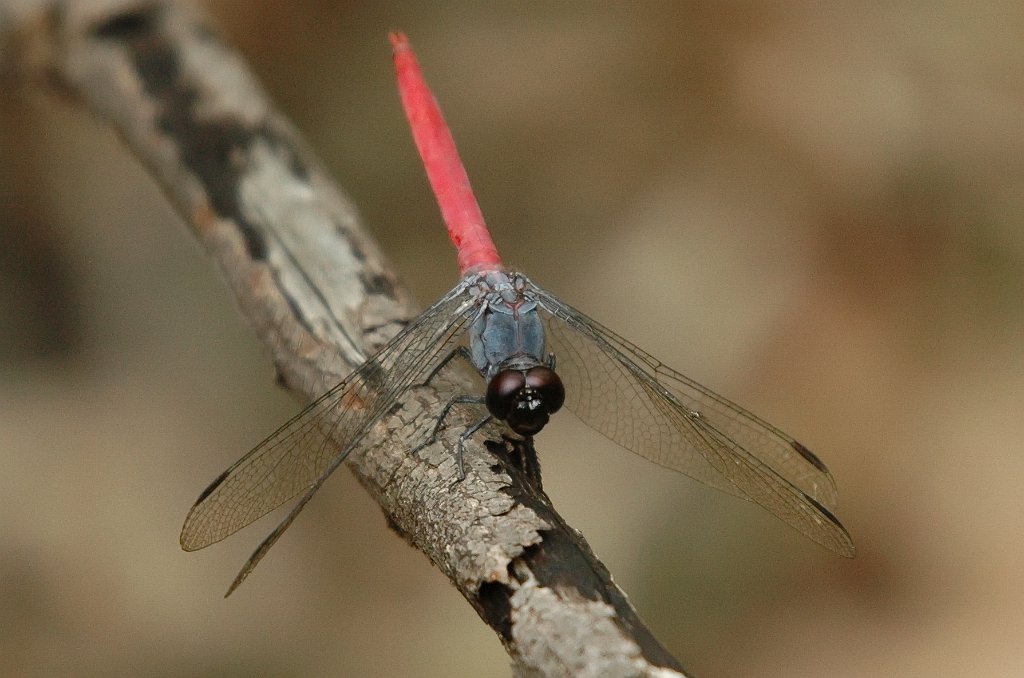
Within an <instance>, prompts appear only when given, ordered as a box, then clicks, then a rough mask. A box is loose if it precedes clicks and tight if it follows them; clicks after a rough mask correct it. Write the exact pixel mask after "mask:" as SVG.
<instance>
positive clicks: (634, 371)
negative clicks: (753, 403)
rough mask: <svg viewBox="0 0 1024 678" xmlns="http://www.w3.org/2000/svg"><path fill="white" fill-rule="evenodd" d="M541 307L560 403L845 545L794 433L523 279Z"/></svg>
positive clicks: (814, 462) (677, 466) (819, 468)
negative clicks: (563, 394)
mask: <svg viewBox="0 0 1024 678" xmlns="http://www.w3.org/2000/svg"><path fill="white" fill-rule="evenodd" d="M530 286H531V288H532V289H533V290H534V292H535V294H536V295H537V300H538V302H539V303H540V305H541V307H542V308H543V309H544V310H545V311H547V312H548V313H549V314H550V316H547V317H546V328H547V340H548V346H549V350H550V351H551V352H553V353H554V354H555V371H556V372H557V373H558V375H559V376H560V377H561V379H562V381H563V382H564V384H565V392H566V406H567V407H568V408H569V409H570V410H572V411H573V412H574V413H575V414H576V415H577V416H578V417H579V418H580V419H581V420H583V421H584V423H586V424H587V425H588V426H590V427H592V428H594V429H595V430H597V431H599V432H600V433H602V434H604V435H605V436H607V437H608V438H610V439H611V440H613V441H615V442H616V443H618V444H619V445H622V446H623V447H625V448H626V449H628V450H630V451H632V452H635V453H636V454H639V455H640V456H642V457H645V458H646V459H649V460H651V461H653V462H654V463H656V464H659V465H661V466H665V467H667V468H670V469H673V470H675V471H679V472H681V473H684V474H686V475H688V476H690V477H692V478H695V479H696V480H699V481H701V482H703V483H705V484H707V485H710V486H712V487H715V488H717V489H720V490H723V491H725V492H728V493H730V494H733V495H736V496H739V497H742V498H744V499H748V500H750V501H753V502H755V503H757V504H760V505H761V506H763V507H764V508H766V509H767V510H768V511H770V512H771V513H773V514H775V515H776V516H778V517H779V518H781V519H782V520H784V521H785V522H787V523H789V524H790V525H791V526H793V527H794V528H796V529H797V530H799V531H800V532H802V533H803V534H805V535H806V536H807V537H809V538H810V539H812V540H813V541H815V542H817V543H819V544H822V545H823V546H825V547H827V548H829V549H831V550H833V551H835V552H837V553H840V554H843V555H852V553H853V544H852V542H851V541H850V537H849V535H848V534H847V532H846V530H845V529H844V528H843V527H842V525H841V524H840V523H839V521H838V520H837V519H836V518H835V516H834V515H833V510H834V507H835V504H836V490H835V483H834V481H833V480H832V476H831V475H830V474H829V472H828V470H827V469H826V468H825V466H824V465H823V464H822V463H821V462H820V461H819V460H818V459H817V457H815V456H814V455H813V454H811V453H810V452H809V451H808V450H807V449H806V448H804V447H803V446H802V445H800V444H799V443H797V442H796V441H795V440H793V439H792V438H790V437H789V436H787V435H786V434H784V433H782V432H781V431H779V430H778V429H776V428H774V427H773V426H771V425H770V424H768V423H766V422H764V421H763V420H761V419H759V418H758V417H756V416H754V415H753V414H751V413H749V412H747V411H746V410H744V409H743V408H741V407H739V406H738V405H735V404H733V403H731V402H730V401H728V400H726V399H725V398H722V397H721V396H718V395H716V394H715V393H713V392H711V391H710V390H708V389H707V388H705V387H703V386H700V385H699V384H697V383H695V382H693V381H692V380H690V379H688V378H687V377H685V376H683V375H681V374H679V373H678V372H675V371H674V370H671V369H669V368H667V367H665V366H664V365H663V364H662V363H661V362H660V361H658V360H656V359H655V358H653V357H652V356H651V355H649V354H648V353H646V352H644V351H642V350H641V349H639V348H637V347H636V346H634V345H633V344H631V343H630V342H628V341H626V340H625V339H623V338H621V337H619V336H618V335H617V334H615V333H614V332H612V331H611V330H609V329H607V328H605V327H603V326H602V325H600V324H598V323H597V322H595V321H593V320H592V319H590V318H589V317H587V316H585V315H584V314H582V313H580V312H579V311H577V310H576V309H574V308H572V307H571V306H569V305H567V304H565V303H563V302H561V301H559V300H558V299H556V298H555V297H554V296H552V295H551V294H550V293H548V292H547V291H545V290H543V289H541V288H538V287H536V286H535V285H533V284H532V283H530Z"/></svg>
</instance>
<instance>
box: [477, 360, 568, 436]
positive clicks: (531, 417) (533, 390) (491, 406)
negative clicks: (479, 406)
mask: <svg viewBox="0 0 1024 678" xmlns="http://www.w3.org/2000/svg"><path fill="white" fill-rule="evenodd" d="M485 400H486V402H487V410H488V411H489V412H490V413H491V415H492V416H494V417H495V418H496V419H501V420H502V421H505V422H506V423H508V425H509V428H511V429H512V430H513V431H515V432H516V433H518V434H519V435H522V436H532V435H536V434H537V433H539V432H540V430H541V429H542V428H544V425H545V424H547V423H548V419H549V418H550V416H549V415H551V414H553V413H554V412H557V411H558V410H559V408H561V407H562V403H564V402H565V389H564V388H563V387H562V380H561V379H559V378H558V375H557V374H555V373H554V372H553V371H552V370H551V369H550V368H547V367H542V366H537V367H531V368H530V369H529V370H527V371H526V372H522V371H519V370H502V371H501V372H498V373H497V374H496V375H494V377H493V378H492V379H491V383H489V384H488V385H487V397H486V399H485Z"/></svg>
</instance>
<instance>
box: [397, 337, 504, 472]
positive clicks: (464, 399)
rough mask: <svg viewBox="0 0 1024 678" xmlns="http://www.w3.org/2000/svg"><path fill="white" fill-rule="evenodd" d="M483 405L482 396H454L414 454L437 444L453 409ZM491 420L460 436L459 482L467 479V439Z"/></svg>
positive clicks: (485, 418) (482, 422) (458, 454)
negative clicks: (464, 450) (463, 458)
mask: <svg viewBox="0 0 1024 678" xmlns="http://www.w3.org/2000/svg"><path fill="white" fill-rule="evenodd" d="M455 353H456V352H455V351H453V352H452V355H455ZM483 404H484V399H483V397H482V396H474V395H459V396H454V397H453V398H452V399H451V400H449V401H448V403H447V404H446V405H445V406H444V409H442V410H441V414H439V415H438V417H437V421H436V422H435V423H434V428H433V430H432V431H431V432H430V435H429V436H427V439H426V440H424V441H423V442H422V443H420V444H419V445H417V446H416V448H415V449H414V450H413V451H412V453H413V454H416V453H417V452H419V451H420V450H422V449H423V448H424V447H427V446H428V445H433V444H434V443H436V442H437V437H438V435H440V433H441V429H442V428H444V423H445V420H446V419H448V415H449V414H451V411H452V408H453V407H455V406H456V405H483ZM490 418H491V415H487V416H486V417H484V418H483V419H482V420H481V421H478V422H476V423H474V424H473V425H471V426H470V427H469V428H467V429H466V430H465V431H463V432H462V435H460V436H459V445H458V449H457V450H456V462H457V463H458V467H459V480H463V479H464V478H465V477H466V470H465V466H464V465H463V461H462V449H463V446H464V444H465V441H466V438H468V437H469V436H471V435H473V434H474V433H476V432H477V431H478V430H479V429H480V427H481V426H483V425H484V424H486V423H487V421H488V420H489V419H490Z"/></svg>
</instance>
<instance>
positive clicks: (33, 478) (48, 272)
mask: <svg viewBox="0 0 1024 678" xmlns="http://www.w3.org/2000/svg"><path fill="white" fill-rule="evenodd" d="M204 8H205V11H208V12H210V13H211V14H212V15H213V16H214V17H215V20H216V22H217V24H218V25H219V26H220V28H221V30H222V31H223V32H224V33H225V34H226V36H227V37H228V39H229V40H230V41H231V42H233V43H234V44H235V45H237V47H238V48H239V49H240V50H241V51H242V52H243V53H244V54H245V55H246V57H247V58H248V59H249V60H250V61H251V63H252V67H253V69H254V70H255V71H256V73H257V74H258V76H259V77H260V78H261V79H262V81H263V82H264V84H265V85H266V87H267V88H268V90H269V91H270V92H271V95H272V97H273V98H274V99H275V101H276V102H277V103H278V104H279V105H280V107H281V108H282V109H284V111H285V112H286V113H287V114H288V115H289V116H290V117H291V118H292V119H293V120H294V121H295V123H296V125H297V126H298V127H299V128H300V129H301V130H302V131H303V133H304V134H305V136H306V137H307V139H308V140H309V141H310V143H311V144H312V146H313V147H314V148H316V149H317V150H318V152H319V154H320V155H321V157H322V158H323V160H324V161H325V162H326V164H327V165H328V166H329V167H330V168H331V170H332V172H333V173H334V174H335V176H336V177H337V179H338V181H339V183H340V184H341V185H342V186H343V187H344V188H345V190H346V191H347V192H348V193H349V194H350V195H351V196H352V197H353V198H354V200H355V201H356V203H357V204H358V205H359V207H360V209H361V210H362V213H363V215H364V217H365V219H366V222H367V224H368V228H369V229H370V230H371V231H372V233H374V234H375V236H376V237H377V238H379V241H380V243H381V245H382V248H383V250H384V251H385V252H386V253H387V254H388V256H389V257H390V260H391V261H392V262H393V264H394V266H395V267H396V269H397V271H398V272H399V273H400V275H401V277H402V279H403V280H404V281H405V282H406V284H407V285H409V287H410V288H411V289H412V290H413V291H414V292H415V294H416V295H417V298H418V299H419V301H420V303H421V304H424V305H425V304H428V303H429V302H430V301H431V300H433V299H434V298H435V297H436V296H437V295H439V294H440V293H442V292H443V291H445V290H446V289H447V288H448V287H450V286H451V285H452V284H453V283H454V281H455V258H454V254H453V252H452V250H451V247H450V245H449V244H448V242H447V239H446V238H445V236H444V231H443V230H442V226H441V223H440V218H439V216H438V212H437V208H436V206H435V204H434V202H433V198H432V196H431V195H430V193H429V189H428V185H427V182H426V180H425V178H424V175H423V172H422V169H421V168H420V165H419V161H418V158H417V156H416V153H415V150H414V147H413V145H412V142H411V140H410V137H409V133H408V131H407V129H406V126H405V121H404V118H403V117H402V112H401V109H400V106H399V102H398V98H397V95H396V93H395V89H394V85H393V81H392V72H391V60H390V52H389V47H388V44H387V40H386V37H385V36H386V32H387V31H388V30H389V29H395V28H400V29H402V30H404V31H406V32H408V33H409V35H410V36H411V38H412V40H413V43H414V45H415V47H416V49H417V51H418V53H419V56H420V60H421V62H422V63H423V66H424V68H425V70H426V73H427V76H428V78H429V80H430V82H431V83H432V85H433V87H434V89H435V91H436V93H437V95H438V97H439V99H440V101H441V103H442V106H443V107H444V110H445V112H446V115H447V117H448V121H449V123H450V124H451V126H452V128H453V130H454V134H455V137H456V139H457V141H458V143H459V146H460V149H461V151H462V154H463V157H464V159H465V161H466V164H467V166H468V169H469V173H470V176H471V177H472V178H473V180H474V184H475V186H476V189H477V193H478V196H479V198H480V201H481V203H482V206H483V209H484V212H485V214H486V215H488V219H489V222H490V225H491V229H492V231H493V233H494V235H495V239H496V241H497V243H498V245H499V247H500V248H501V249H502V251H503V253H504V256H505V258H506V260H507V261H508V262H510V263H512V264H515V265H518V266H521V267H522V268H523V269H524V270H526V271H527V272H528V273H529V274H530V275H531V276H532V277H533V278H534V279H535V280H536V281H538V282H539V283H540V284H542V285H544V286H546V287H548V288H550V289H552V290H553V291H555V292H556V293H558V294H559V295H561V296H562V297H563V298H564V299H565V300H567V301H568V302H570V303H572V304H573V305H575V306H577V307H578V308H580V309H582V310H584V311H585V312H588V313H589V314H591V315H592V316H594V317H595V318H596V319H597V320H599V321H600V322H602V323H604V324H606V325H608V326H610V327H612V328H613V329H615V330H616V331H617V332H619V333H621V334H623V335H624V336H626V337H628V338H630V339H632V340H633V341H635V342H636V343H637V344H639V345H640V346H642V347H644V348H646V349H648V350H649V351H650V352H651V353H653V354H655V355H657V356H659V357H660V358H662V359H664V361H665V362H666V363H668V364H670V365H672V366H674V367H676V368H678V369H680V370H681V371H683V372H685V373H686V374H688V375H690V376H691V377H693V378H695V379H697V380H699V381H701V382H703V383H705V384H707V385H709V386H711V387H712V388H714V389H715V390H717V391H719V392H721V393H723V394H724V395H726V396H728V397H729V398H731V399H734V400H736V401H738V402H740V403H743V404H744V405H745V406H747V407H748V408H750V409H751V410H753V411H755V412H757V413H758V414H760V415H761V416H763V417H765V418H766V419H768V420H770V421H772V422H773V423H775V424H777V425H778V426H780V427H781V428H783V429H784V430H786V431H789V432H792V433H793V434H794V435H795V436H796V437H797V438H798V439H800V440H801V441H802V442H804V443H805V444H807V445H808V446H809V447H810V448H811V449H813V450H815V451H816V452H817V453H818V454H819V456H821V457H822V458H823V459H824V460H825V461H826V463H827V464H828V465H829V466H830V468H831V469H832V471H833V473H834V474H835V476H836V479H837V481H838V484H839V489H840V510H839V516H840V518H841V519H842V520H843V522H844V523H845V524H846V525H847V527H848V528H849V530H850V532H851V533H852V534H853V537H854V540H855V542H856V544H857V547H858V554H857V558H856V559H854V560H844V559H841V558H838V557H835V556H833V555H832V554H830V553H828V552H826V551H824V550H823V549H820V548H818V547H816V546H815V545H814V544H812V543H810V542H809V541H807V540H805V539H803V538H801V537H800V536H799V535H798V534H797V533H796V532H794V531H793V530H791V529H789V528H787V527H786V526H785V525H784V524H782V523H780V522H779V521H777V520H775V519H774V518H772V517H771V516H770V515H768V514H767V513H766V512H764V511H762V510H760V509H758V508H757V507H754V506H751V505H747V504H745V503H744V502H741V501H737V500H735V499H732V498H730V497H726V496H724V495H720V494H718V493H715V492H714V491H712V490H708V489H706V488H704V487H702V486H700V485H697V484H696V483H694V482H691V481H689V480H687V479H685V478H683V477H681V476H676V475H674V474H671V473H669V472H667V471H664V470H662V469H660V468H656V467H653V466H652V465H650V464H647V463H645V462H644V461H642V460H640V459H638V458H634V457H632V456H631V455H629V454H627V453H624V452H622V451H621V450H619V449H618V448H616V447H615V446H614V445H612V444H611V443H609V442H607V441H605V440H604V439H603V438H601V437H600V436H599V435H597V434H594V433H591V432H589V431H587V430H586V429H584V428H583V427H582V426H581V425H580V424H578V423H577V422H575V421H573V419H572V417H571V415H564V416H560V417H558V418H557V419H556V424H555V425H553V426H552V427H550V428H549V429H548V430H546V431H545V433H544V435H543V436H542V437H541V439H540V441H539V450H540V453H541V459H542V462H543V465H544V473H545V485H546V489H547V491H548V493H549V494H550V496H551V497H552V498H553V500H554V501H555V503H556V505H557V506H559V508H560V509H561V511H562V512H563V514H564V515H565V516H566V517H567V518H568V519H569V521H570V522H571V523H572V524H573V525H575V526H576V527H578V528H579V529H581V530H582V531H583V533H584V535H586V537H587V538H588V539H589V541H590V543H591V545H592V546H593V548H594V550H595V552H596V553H597V554H598V556H600V557H601V558H602V559H603V560H604V562H605V563H606V564H607V565H608V566H609V568H610V569H611V570H612V572H613V573H614V574H615V579H616V581H617V582H618V583H619V584H620V586H622V588H623V589H624V590H625V591H626V592H627V593H628V594H629V595H630V597H631V599H632V601H633V603H634V604H635V606H636V608H637V609H638V611H639V613H640V615H641V616H642V617H643V618H644V619H645V620H646V621H647V622H648V623H649V624H650V626H651V628H652V629H653V631H654V632H655V634H656V635H657V636H658V637H659V638H660V639H661V640H662V641H663V642H664V643H665V644H666V645H667V646H668V647H669V648H670V649H671V650H672V651H673V652H674V653H675V655H676V656H677V657H678V658H679V659H680V660H681V661H682V662H683V664H684V666H686V667H687V668H688V670H690V671H692V672H693V673H695V674H697V675H699V676H705V677H709V676H780V677H781V676H786V677H792V676H823V675H825V676H876V675H898V676H931V675H963V674H967V673H970V675H973V676H1015V675H1022V674H1024V649H1022V646H1021V638H1022V636H1021V629H1022V628H1024V584H1022V579H1021V572H1022V571H1024V520H1022V516H1024V492H1022V491H1021V487H1020V483H1021V477H1022V474H1024V455H1022V454H1021V445H1022V440H1024V416H1022V415H1021V412H1022V410H1024V345H1022V340H1024V307H1022V303H1021V300H1022V294H1024V229H1022V218H1024V126H1022V119H1024V39H1022V36H1024V8H1022V6H1021V4H1020V3H1019V2H1010V1H1001V0H989V1H987V2H982V3H957V2H939V3H912V2H898V3H870V2H849V3H828V7H827V8H826V7H825V6H823V5H820V4H819V3H813V2H790V3H769V2H723V3H713V4H712V5H711V6H704V7H698V6H697V5H695V4H693V3H680V2H670V1H666V2H653V1H652V2H645V3H642V4H633V3H614V4H613V3H604V4H599V3H591V2H576V3H569V2H564V3H544V2H533V3H523V4H516V5H514V6H509V7H505V8H494V7H490V6H486V5H485V4H484V3H475V2H451V3H427V2H400V3H393V2H358V1H355V2H329V1H328V0H319V1H317V0H308V1H305V2H296V1H294V0H289V1H287V2H285V1H284V0H273V1H267V2H261V3H247V2H243V1H242V0H232V1H223V2H216V3H209V4H206V5H205V6H204ZM0 245H2V246H0V355H2V356H3V358H2V360H0V441H2V443H0V629H2V633H0V674H2V675H10V676H15V675H17V676H57V675H66V676H94V675H104V676H121V675H123V676H139V675H146V676H185V675H188V676H250V675H264V676H319V675H359V676H392V675H415V676H490V675H495V676H501V675H508V672H509V668H508V658H507V656H506V654H505V652H504V651H503V650H502V648H501V646H500V644H499V642H498V640H497V638H496V637H495V636H494V634H493V633H491V632H490V631H489V630H488V629H487V628H486V627H485V626H484V625H483V624H482V623H480V621H479V620H478V619H477V617H476V615H475V613H474V612H473V611H472V610H471V609H470V607H469V606H468V605H467V604H466V603H465V602H464V601H463V600H462V599H461V597H460V596H459V595H458V594H457V593H456V592H455V591H454V589H452V588H451V587H450V585H449V584H448V582H447V580H446V579H445V578H444V577H443V576H442V575H441V574H440V573H439V572H438V571H437V570H436V569H434V568H433V567H432V566H431V565H430V563H429V562H428V561H427V560H426V559H425V558H424V557H423V556H422V555H421V554H420V553H418V552H416V551H414V550H412V549H410V548H408V547H406V546H405V545H404V543H403V542H402V541H401V540H400V539H399V538H398V537H397V536H395V535H394V534H393V533H391V532H390V531H389V530H388V528H387V527H386V525H385V522H384V519H383V518H382V516H381V514H380V512H379V510H378V509H377V508H376V506H375V505H374V504H373V503H372V502H371V501H370V500H369V499H368V498H367V496H366V494H365V493H364V492H363V491H362V490H361V488H359V486H358V485H357V484H356V483H355V482H354V481H353V479H352V477H351V476H350V475H349V474H348V473H347V472H339V473H338V474H336V477H335V478H333V479H332V481H331V482H330V483H329V484H328V486H327V488H326V489H325V490H324V491H322V492H321V493H320V495H318V497H317V499H316V501H315V502H313V503H312V504H311V506H310V507H309V508H308V509H307V510H306V512H305V514H304V515H303V516H302V518H301V520H299V521H298V522H297V523H296V524H295V526H294V527H292V529H291V530H290V531H289V533H288V535H287V537H286V538H284V539H283V540H282V541H281V542H280V543H279V544H278V545H277V547H276V548H274V550H273V552H272V553H271V554H270V556H269V557H268V558H267V559H266V560H265V561H264V562H263V564H261V565H260V567H259V568H258V569H257V570H256V572H255V573H254V575H253V576H252V577H250V578H249V580H248V581H247V582H246V584H245V586H243V587H242V588H241V589H240V590H239V591H238V592H237V593H236V594H235V595H233V596H232V597H231V598H230V599H229V600H227V601H225V600H223V599H222V598H221V596H222V595H223V592H224V590H225V589H226V587H227V585H228V583H229V582H230V581H231V579H232V577H234V575H235V573H236V571H237V569H238V567H240V566H241V564H242V563H243V562H244V560H245V558H246V557H247V556H248V555H249V553H250V551H251V550H252V549H253V548H254V547H255V545H256V544H257V543H258V542H259V540H260V539H262V537H263V536H264V534H265V533H266V532H267V531H268V530H269V529H270V526H271V525H272V524H273V523H274V520H273V519H271V520H269V521H263V522H261V523H258V524H257V526H255V527H251V528H249V529H247V530H245V531H243V532H242V533H240V534H238V535H236V536H234V537H232V538H231V539H228V540H227V541H225V542H223V543H221V544H218V545H216V546H214V547H212V548H209V549H207V550H205V551H201V552H198V553H194V554H186V553H183V552H182V551H180V550H179V548H178V541H177V539H178V531H179V529H180V526H181V522H182V520H183V518H184V516H185V513H186V511H187V509H188V508H189V506H190V505H191V504H192V502H193V500H194V499H195V498H196V496H197V495H198V493H199V491H200V490H202V489H203V488H204V487H205V486H206V485H207V483H209V482H210V481H211V480H212V479H213V478H214V477H215V476H216V475H217V474H219V473H220V472H221V471H222V470H223V469H224V468H226V467H227V466H228V465H229V464H230V463H232V462H233V461H235V459H236V458H238V457H239V456H241V455H242V454H243V453H244V452H245V451H246V450H248V449H249V448H250V447H251V446H253V445H254V444H256V443H258V442H259V441H260V440H261V439H262V438H263V437H264V436H265V435H267V434H268V433H269V432H271V431H272V430H273V429H274V428H275V427H276V426H277V425H278V424H279V423H281V422H283V421H285V420H286V419H287V418H288V417H289V416H291V415H292V414H293V413H294V412H295V411H296V410H297V408H298V406H299V405H298V403H296V402H295V401H293V400H292V399H291V398H290V397H289V396H288V395H287V394H286V393H284V392H282V391H281V390H279V389H278V388H277V387H276V386H275V385H274V379H273V376H274V375H273V370H272V368H271V365H270V362H269V360H268V359H267V357H266V355H265V353H264V351H263V350H262V348H261V347H260V346H259V345H257V343H256V342H255V340H254V339H253V337H252V336H251V334H250V333H249V331H248V330H247V328H246V326H245V324H244V322H243V320H242V319H241V317H240V315H239V313H238V312H237V311H236V309H235V308H234V306H233V302H232V300H231V299H230V298H229V296H228V294H227V290H226V288H225V286H224V285H223V284H222V282H221V280H220V279H219V277H218V274H217V273H216V272H215V271H214V269H213V267H212V266H211V265H210V263H209V262H208V261H207V259H206V258H205V256H204V253H203V251H202V250H201V248H200V247H199V246H198V245H197V244H196V243H195V242H194V241H193V240H192V238H191V236H190V234H189V231H188V229H187V228H186V227H185V226H184V225H183V224H182V223H181V221H180V220H179V219H178V217H177V216H176V215H175V214H174V213H173V212H172V211H171V209H170V208H169V207H168V205H167V204H166V202H165V201H164V199H163V197H162V196H161V194H160V192H159V190H158V189H157V188H156V186H155V185H154V184H153V182H152V181H151V180H150V179H149V178H148V177H147V176H146V174H145V173H144V172H143V171H142V169H141V168H140V166H139V165H138V163H137V162H135V160H134V159H133V158H132V157H131V156H130V155H129V154H128V153H127V152H126V151H125V150H124V149H123V148H122V147H121V145H120V143H119V141H118V139H117V138H116V136H115V135H114V134H112V133H111V132H110V131H109V130H108V129H106V128H104V127H103V126H102V125H100V124H99V123H97V122H96V121H95V120H93V119H92V118H90V117H89V116H88V115H87V114H85V113H83V112H82V111H81V110H78V109H77V108H75V107H74V106H73V105H70V104H68V103H67V102H65V101H61V100H59V99H58V98H56V97H53V96H42V95H38V94H36V95H31V96H25V93H24V92H22V93H20V94H19V95H18V96H16V97H15V96H9V95H8V94H6V93H5V94H4V96H2V97H0ZM546 449H550V450H551V451H552V452H551V453H549V454H545V450H546Z"/></svg>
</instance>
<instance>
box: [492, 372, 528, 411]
mask: <svg viewBox="0 0 1024 678" xmlns="http://www.w3.org/2000/svg"><path fill="white" fill-rule="evenodd" d="M525 386H526V375H524V374H523V373H522V372H517V371H516V370H502V371H501V372H498V373H497V374H496V375H494V377H492V378H491V382H490V383H489V384H487V397H486V398H485V401H486V403H487V411H488V412H490V413H491V414H492V415H493V416H494V418H495V419H501V420H502V421H505V420H506V419H508V415H509V413H510V412H512V408H513V407H515V405H516V397H517V396H518V395H519V392H520V391H521V390H523V388H524V387H525Z"/></svg>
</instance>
